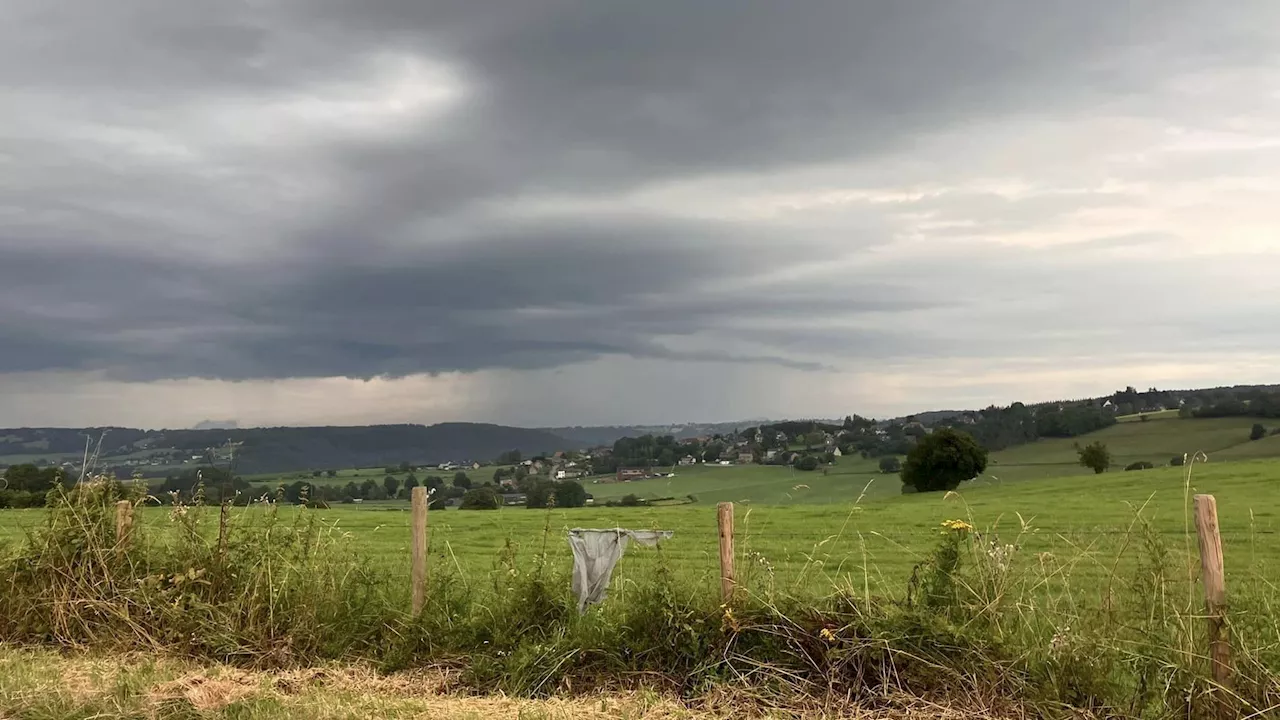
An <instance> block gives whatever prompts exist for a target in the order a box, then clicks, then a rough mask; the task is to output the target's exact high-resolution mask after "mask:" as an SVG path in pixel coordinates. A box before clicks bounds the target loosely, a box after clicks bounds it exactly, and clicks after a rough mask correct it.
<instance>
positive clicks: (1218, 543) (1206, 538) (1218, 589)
mask: <svg viewBox="0 0 1280 720" xmlns="http://www.w3.org/2000/svg"><path fill="white" fill-rule="evenodd" d="M1195 511H1196V535H1197V536H1198V537H1199V540H1200V580H1201V582H1203V583H1204V604H1205V610H1206V611H1207V615H1208V617H1209V661H1210V662H1211V663H1212V667H1213V681H1214V682H1215V683H1217V684H1218V686H1219V688H1220V689H1215V691H1214V694H1215V696H1216V697H1217V698H1218V709H1219V713H1220V716H1221V717H1230V716H1231V708H1230V705H1229V698H1228V693H1227V692H1226V690H1227V689H1229V688H1230V687H1231V644H1230V643H1229V642H1228V638H1227V621H1226V609H1227V583H1226V576H1225V574H1224V571H1223V566H1222V537H1221V536H1220V535H1219V534H1218V501H1217V500H1215V499H1214V497H1213V496H1212V495H1196V496H1195Z"/></svg>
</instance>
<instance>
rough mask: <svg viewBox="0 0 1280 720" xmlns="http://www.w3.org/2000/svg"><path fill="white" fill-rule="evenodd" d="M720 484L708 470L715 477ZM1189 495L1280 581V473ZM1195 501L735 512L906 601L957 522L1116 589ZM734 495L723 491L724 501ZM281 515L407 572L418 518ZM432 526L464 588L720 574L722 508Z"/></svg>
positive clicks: (778, 548)
mask: <svg viewBox="0 0 1280 720" xmlns="http://www.w3.org/2000/svg"><path fill="white" fill-rule="evenodd" d="M763 470H765V468H761V469H760V471H763ZM713 472H714V471H713V470H710V469H708V471H707V473H706V474H708V475H710V474H712V473H713ZM840 477H845V478H846V479H847V478H848V476H829V478H828V479H829V481H830V482H832V483H834V482H837V481H838V479H839V478H840ZM677 479H678V478H677ZM699 482H701V483H703V484H704V486H709V485H710V484H711V483H713V482H720V479H718V478H715V477H707V478H702V479H701V480H700V481H699ZM1189 491H1190V492H1193V493H1194V492H1209V493H1213V494H1215V495H1216V496H1217V497H1218V502H1219V508H1220V513H1221V516H1222V533H1223V538H1224V543H1225V545H1226V557H1227V566H1228V573H1229V574H1231V573H1232V572H1233V571H1235V570H1240V569H1243V568H1248V570H1249V572H1250V573H1251V574H1254V575H1260V576H1263V577H1266V576H1270V577H1280V544H1277V543H1276V542H1275V538H1276V533H1277V531H1278V530H1280V522H1277V517H1276V513H1277V506H1280V462H1277V461H1251V462H1233V463H1215V462H1210V463H1208V464H1205V465H1197V466H1196V467H1195V468H1194V474H1193V476H1192V482H1191V487H1190V490H1189ZM822 492H833V491H832V490H823V491H822ZM1187 492H1188V488H1186V487H1185V486H1184V475H1183V473H1182V472H1181V470H1180V469H1178V468H1165V469H1158V470H1149V471H1144V472H1130V473H1108V474H1105V475H1102V476H1094V475H1087V476H1083V477H1065V478H1057V479H1049V480H1042V481H1038V482H1023V483H1013V484H1009V485H1003V486H995V485H988V486H986V487H975V488H972V489H968V490H963V491H962V492H961V493H959V494H958V497H956V496H952V497H951V498H946V497H944V496H943V495H942V494H940V493H932V494H917V495H905V496H904V495H893V496H890V497H888V498H884V499H881V500H878V501H870V502H867V501H864V502H863V503H862V504H859V505H855V504H853V503H851V502H846V503H827V504H815V505H792V506H777V505H760V504H748V505H742V506H739V508H738V512H737V516H738V520H737V522H738V538H739V539H738V550H739V553H740V556H741V557H742V558H744V560H745V559H748V558H749V559H750V562H746V563H745V565H744V567H746V568H747V570H746V572H747V573H748V574H755V575H756V581H758V582H762V583H763V582H772V583H777V584H778V585H779V586H781V587H787V588H791V589H795V590H814V589H822V588H828V589H829V588H830V587H832V584H833V583H835V584H838V585H848V586H853V587H869V588H871V589H873V590H876V591H883V592H887V593H889V594H895V595H896V594H900V593H901V592H902V589H903V588H904V587H905V583H906V580H907V578H908V576H909V575H910V573H911V568H912V566H913V565H914V564H915V563H917V562H919V561H920V560H921V559H922V558H923V557H924V555H925V554H926V553H928V552H929V551H930V550H931V549H932V547H933V546H934V544H935V543H936V540H937V537H938V527H939V524H940V523H941V522H942V521H943V520H948V519H969V520H970V521H971V522H972V523H973V524H974V525H975V526H977V527H978V528H979V529H980V530H982V531H983V532H985V533H990V534H991V536H992V537H995V536H998V537H999V538H1000V541H1001V543H1016V544H1018V545H1020V550H1019V552H1020V554H1023V556H1024V559H1025V558H1033V557H1036V556H1038V555H1040V554H1041V553H1050V554H1051V555H1052V557H1054V558H1056V559H1057V560H1056V561H1060V562H1062V563H1064V566H1063V567H1062V568H1061V569H1060V572H1064V573H1067V574H1068V576H1069V579H1071V580H1074V581H1076V582H1079V581H1088V582H1092V581H1093V580H1100V579H1105V578H1106V577H1108V576H1109V574H1110V572H1111V568H1112V565H1113V564H1114V563H1115V558H1116V556H1117V553H1118V552H1120V550H1121V549H1122V548H1125V547H1129V548H1130V549H1132V547H1133V546H1136V545H1137V544H1139V542H1140V538H1138V537H1137V536H1136V535H1135V534H1134V533H1133V532H1132V527H1133V525H1134V520H1135V513H1136V511H1137V510H1138V509H1139V508H1141V509H1142V515H1143V517H1145V518H1147V519H1148V520H1149V522H1150V523H1151V526H1152V527H1153V529H1154V530H1155V531H1156V533H1157V534H1158V536H1159V537H1160V538H1161V539H1162V540H1163V541H1164V542H1165V544H1166V545H1167V546H1168V548H1169V549H1170V551H1171V552H1172V553H1174V554H1175V555H1183V554H1185V553H1187V551H1188V549H1194V547H1193V546H1194V540H1193V538H1189V536H1188V535H1187V532H1188V524H1187V514H1186V507H1185V505H1184V502H1185V501H1186V500H1187ZM733 494H734V493H733V492H732V491H730V490H729V489H727V488H726V489H725V494H724V496H725V498H726V499H731V498H732V496H733ZM235 512H237V513H257V512H261V510H259V509H256V508H243V509H237V510H236V511H235ZM285 512H286V513H293V514H302V513H313V514H314V516H315V517H316V518H318V519H319V520H320V521H321V522H323V523H324V524H325V525H326V526H327V527H329V528H330V532H331V536H332V537H335V538H341V539H342V541H343V542H345V543H349V544H350V546H351V548H352V549H354V550H356V551H358V552H359V553H360V554H361V555H362V556H363V557H366V558H368V559H370V560H371V561H372V562H373V563H376V564H377V565H379V566H381V567H383V568H384V569H385V570H386V571H387V572H388V573H390V574H393V575H406V574H407V572H408V564H409V512H408V507H407V504H405V503H393V502H389V503H382V504H373V503H371V504H367V505H363V506H359V507H356V506H339V507H335V508H333V509H330V510H319V511H304V510H299V509H295V508H289V509H287V510H285ZM166 513H167V511H166V510H164V509H161V508H156V509H154V510H151V511H148V512H146V513H144V516H143V522H144V523H146V524H147V525H150V526H153V527H154V526H161V527H163V526H165V525H167V523H168V520H167V519H166ZM41 517H42V511H37V510H32V511H18V510H11V511H6V512H5V514H4V515H3V520H4V523H3V527H0V537H9V538H13V537H16V536H18V535H20V534H21V528H22V527H30V526H32V525H34V524H36V523H38V522H39V520H40V518H41ZM1020 518H1021V520H1020ZM1023 520H1025V521H1026V523H1027V527H1026V528H1025V529H1024V528H1023V527H1022V525H1021V523H1022V521H1023ZM210 521H212V516H210ZM430 526H431V556H432V558H431V563H432V565H433V566H435V567H440V568H445V569H447V570H454V571H459V575H460V576H461V577H464V578H479V577H484V576H485V575H486V574H487V573H488V572H489V571H490V570H492V569H493V567H494V565H495V563H496V562H497V558H498V556H499V553H500V551H501V550H502V549H503V547H504V546H506V545H507V544H508V543H510V546H511V547H512V548H513V549H514V550H515V551H516V553H517V556H520V557H525V558H530V557H532V556H533V555H536V554H539V553H541V552H542V549H543V547H544V545H545V548H546V550H547V552H548V555H549V557H550V559H551V560H552V562H553V563H555V564H557V565H558V566H561V567H564V568H567V565H568V563H569V552H568V548H567V545H566V543H565V540H564V537H565V531H566V530H568V529H569V528H572V527H626V528H661V529H668V530H674V531H675V532H676V535H675V537H674V538H673V539H672V540H671V541H669V542H668V543H665V544H664V545H663V547H662V549H661V552H660V554H661V555H662V556H663V558H664V560H665V561H666V562H667V563H668V564H669V567H671V568H672V569H673V570H675V571H676V572H677V574H679V575H682V576H686V577H687V578H689V579H691V580H694V581H696V582H699V583H705V584H711V583H714V582H715V578H716V574H717V570H716V568H717V562H718V561H717V554H716V547H717V545H716V542H717V541H716V525H715V509H714V508H713V507H711V506H709V505H707V504H704V503H699V504H696V505H684V506H678V507H650V508H621V507H618V508H605V507H595V508H580V509H573V510H552V511H549V512H548V511H538V510H527V509H524V508H504V509H502V510H498V511H493V512H465V511H459V510H447V511H437V512H433V513H432V515H431V521H430ZM1189 543H1190V544H1189ZM658 555H659V553H658V552H655V551H653V550H648V549H638V550H636V551H634V552H632V553H631V554H629V555H628V556H627V557H626V559H625V560H624V562H623V564H622V565H621V566H620V568H619V572H618V575H617V578H618V583H619V585H618V587H620V588H624V587H625V586H626V582H627V578H628V577H638V576H640V575H642V574H644V573H646V572H649V571H650V570H651V569H652V567H653V563H654V562H655V561H656V560H657V557H658ZM1128 562H1129V561H1128V560H1126V561H1125V562H1124V563H1123V566H1125V567H1127V566H1128ZM1063 579H1068V577H1064V578H1063Z"/></svg>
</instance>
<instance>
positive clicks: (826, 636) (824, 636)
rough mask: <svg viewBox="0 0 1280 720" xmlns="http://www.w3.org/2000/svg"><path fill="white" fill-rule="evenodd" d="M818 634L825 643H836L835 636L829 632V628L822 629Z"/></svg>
mask: <svg viewBox="0 0 1280 720" xmlns="http://www.w3.org/2000/svg"><path fill="white" fill-rule="evenodd" d="M818 634H819V635H821V636H822V639H823V640H826V641H827V642H835V641H836V634H835V633H833V632H831V630H830V629H829V628H822V632H820V633H818Z"/></svg>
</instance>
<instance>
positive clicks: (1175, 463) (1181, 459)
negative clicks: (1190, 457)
mask: <svg viewBox="0 0 1280 720" xmlns="http://www.w3.org/2000/svg"><path fill="white" fill-rule="evenodd" d="M1186 462H1187V456H1186V455H1174V456H1173V458H1172V459H1171V460H1169V467H1182V466H1183V465H1184V464H1186Z"/></svg>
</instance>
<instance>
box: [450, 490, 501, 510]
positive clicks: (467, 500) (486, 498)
mask: <svg viewBox="0 0 1280 720" xmlns="http://www.w3.org/2000/svg"><path fill="white" fill-rule="evenodd" d="M500 507H502V498H501V497H500V496H499V495H498V493H497V491H495V490H494V489H493V488H491V487H478V488H473V489H471V490H468V491H467V492H466V494H464V495H463V496H462V503H461V504H460V505H458V509H459V510H497V509H498V508H500Z"/></svg>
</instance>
